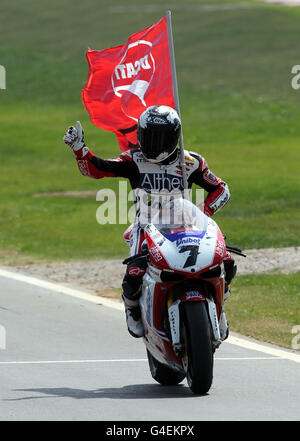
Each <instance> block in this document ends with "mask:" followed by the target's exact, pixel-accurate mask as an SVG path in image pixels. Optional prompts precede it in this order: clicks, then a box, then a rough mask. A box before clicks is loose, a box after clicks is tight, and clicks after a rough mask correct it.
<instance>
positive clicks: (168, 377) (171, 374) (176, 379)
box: [147, 349, 185, 386]
mask: <svg viewBox="0 0 300 441" xmlns="http://www.w3.org/2000/svg"><path fill="white" fill-rule="evenodd" d="M147 357H148V364H149V368H150V372H151V375H152V378H153V379H154V380H155V381H157V382H158V383H160V384H162V385H164V386H174V385H176V384H179V383H181V381H182V380H184V378H185V374H183V373H181V372H177V371H175V370H173V369H171V368H169V367H168V366H166V365H165V364H162V363H160V362H159V361H158V360H156V358H154V357H153V355H152V354H151V353H150V352H149V351H148V349H147Z"/></svg>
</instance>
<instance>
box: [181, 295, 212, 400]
mask: <svg viewBox="0 0 300 441" xmlns="http://www.w3.org/2000/svg"><path fill="white" fill-rule="evenodd" d="M182 309H183V333H184V338H185V348H186V350H185V356H184V358H183V364H184V366H185V369H186V377H187V381H188V385H189V387H190V389H191V391H192V392H194V393H195V394H206V393H207V392H208V390H209V389H210V387H211V385H212V379H213V362H214V360H213V345H212V334H211V325H210V321H209V318H208V313H207V308H206V303H205V302H204V301H203V302H184V303H182Z"/></svg>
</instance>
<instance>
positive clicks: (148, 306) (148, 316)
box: [146, 287, 152, 326]
mask: <svg viewBox="0 0 300 441" xmlns="http://www.w3.org/2000/svg"><path fill="white" fill-rule="evenodd" d="M151 312H152V294H151V289H150V288H149V287H148V289H147V297H146V320H147V323H148V325H149V326H151V325H152V320H151V316H152V314H151Z"/></svg>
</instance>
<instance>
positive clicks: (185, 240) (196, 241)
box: [176, 237, 201, 246]
mask: <svg viewBox="0 0 300 441" xmlns="http://www.w3.org/2000/svg"><path fill="white" fill-rule="evenodd" d="M200 242H201V239H200V238H199V237H183V238H182V239H177V241H176V245H177V246H179V245H186V244H191V245H200Z"/></svg>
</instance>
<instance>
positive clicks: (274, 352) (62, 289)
mask: <svg viewBox="0 0 300 441" xmlns="http://www.w3.org/2000/svg"><path fill="white" fill-rule="evenodd" d="M1 276H2V277H6V278H9V279H13V280H17V281H19V282H24V283H29V284H30V285H34V286H38V287H40V288H44V289H47V290H50V291H55V292H59V293H62V294H66V295H69V296H72V297H76V298H79V299H83V300H87V301H89V302H93V303H97V304H99V303H100V304H101V305H103V306H107V307H109V308H114V309H118V310H121V311H124V306H123V304H122V303H120V302H118V301H114V300H111V299H107V298H104V297H99V296H95V295H92V294H88V293H86V292H84V291H80V290H79V289H74V288H70V287H67V286H63V285H60V284H58V283H53V282H48V281H46V280H42V279H38V278H36V277H32V276H28V275H24V274H21V273H17V272H14V271H8V270H6V269H2V268H0V277H1ZM225 343H229V344H232V345H235V346H240V347H242V348H244V349H250V350H254V351H259V352H263V353H264V354H269V355H271V356H274V357H278V358H283V359H287V360H291V361H295V362H297V363H300V354H298V353H296V352H292V351H288V350H284V349H280V348H277V347H274V346H269V345H266V344H263V343H258V342H255V341H251V340H248V339H246V338H242V337H236V336H232V335H230V336H229V338H228V340H226V342H225Z"/></svg>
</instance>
